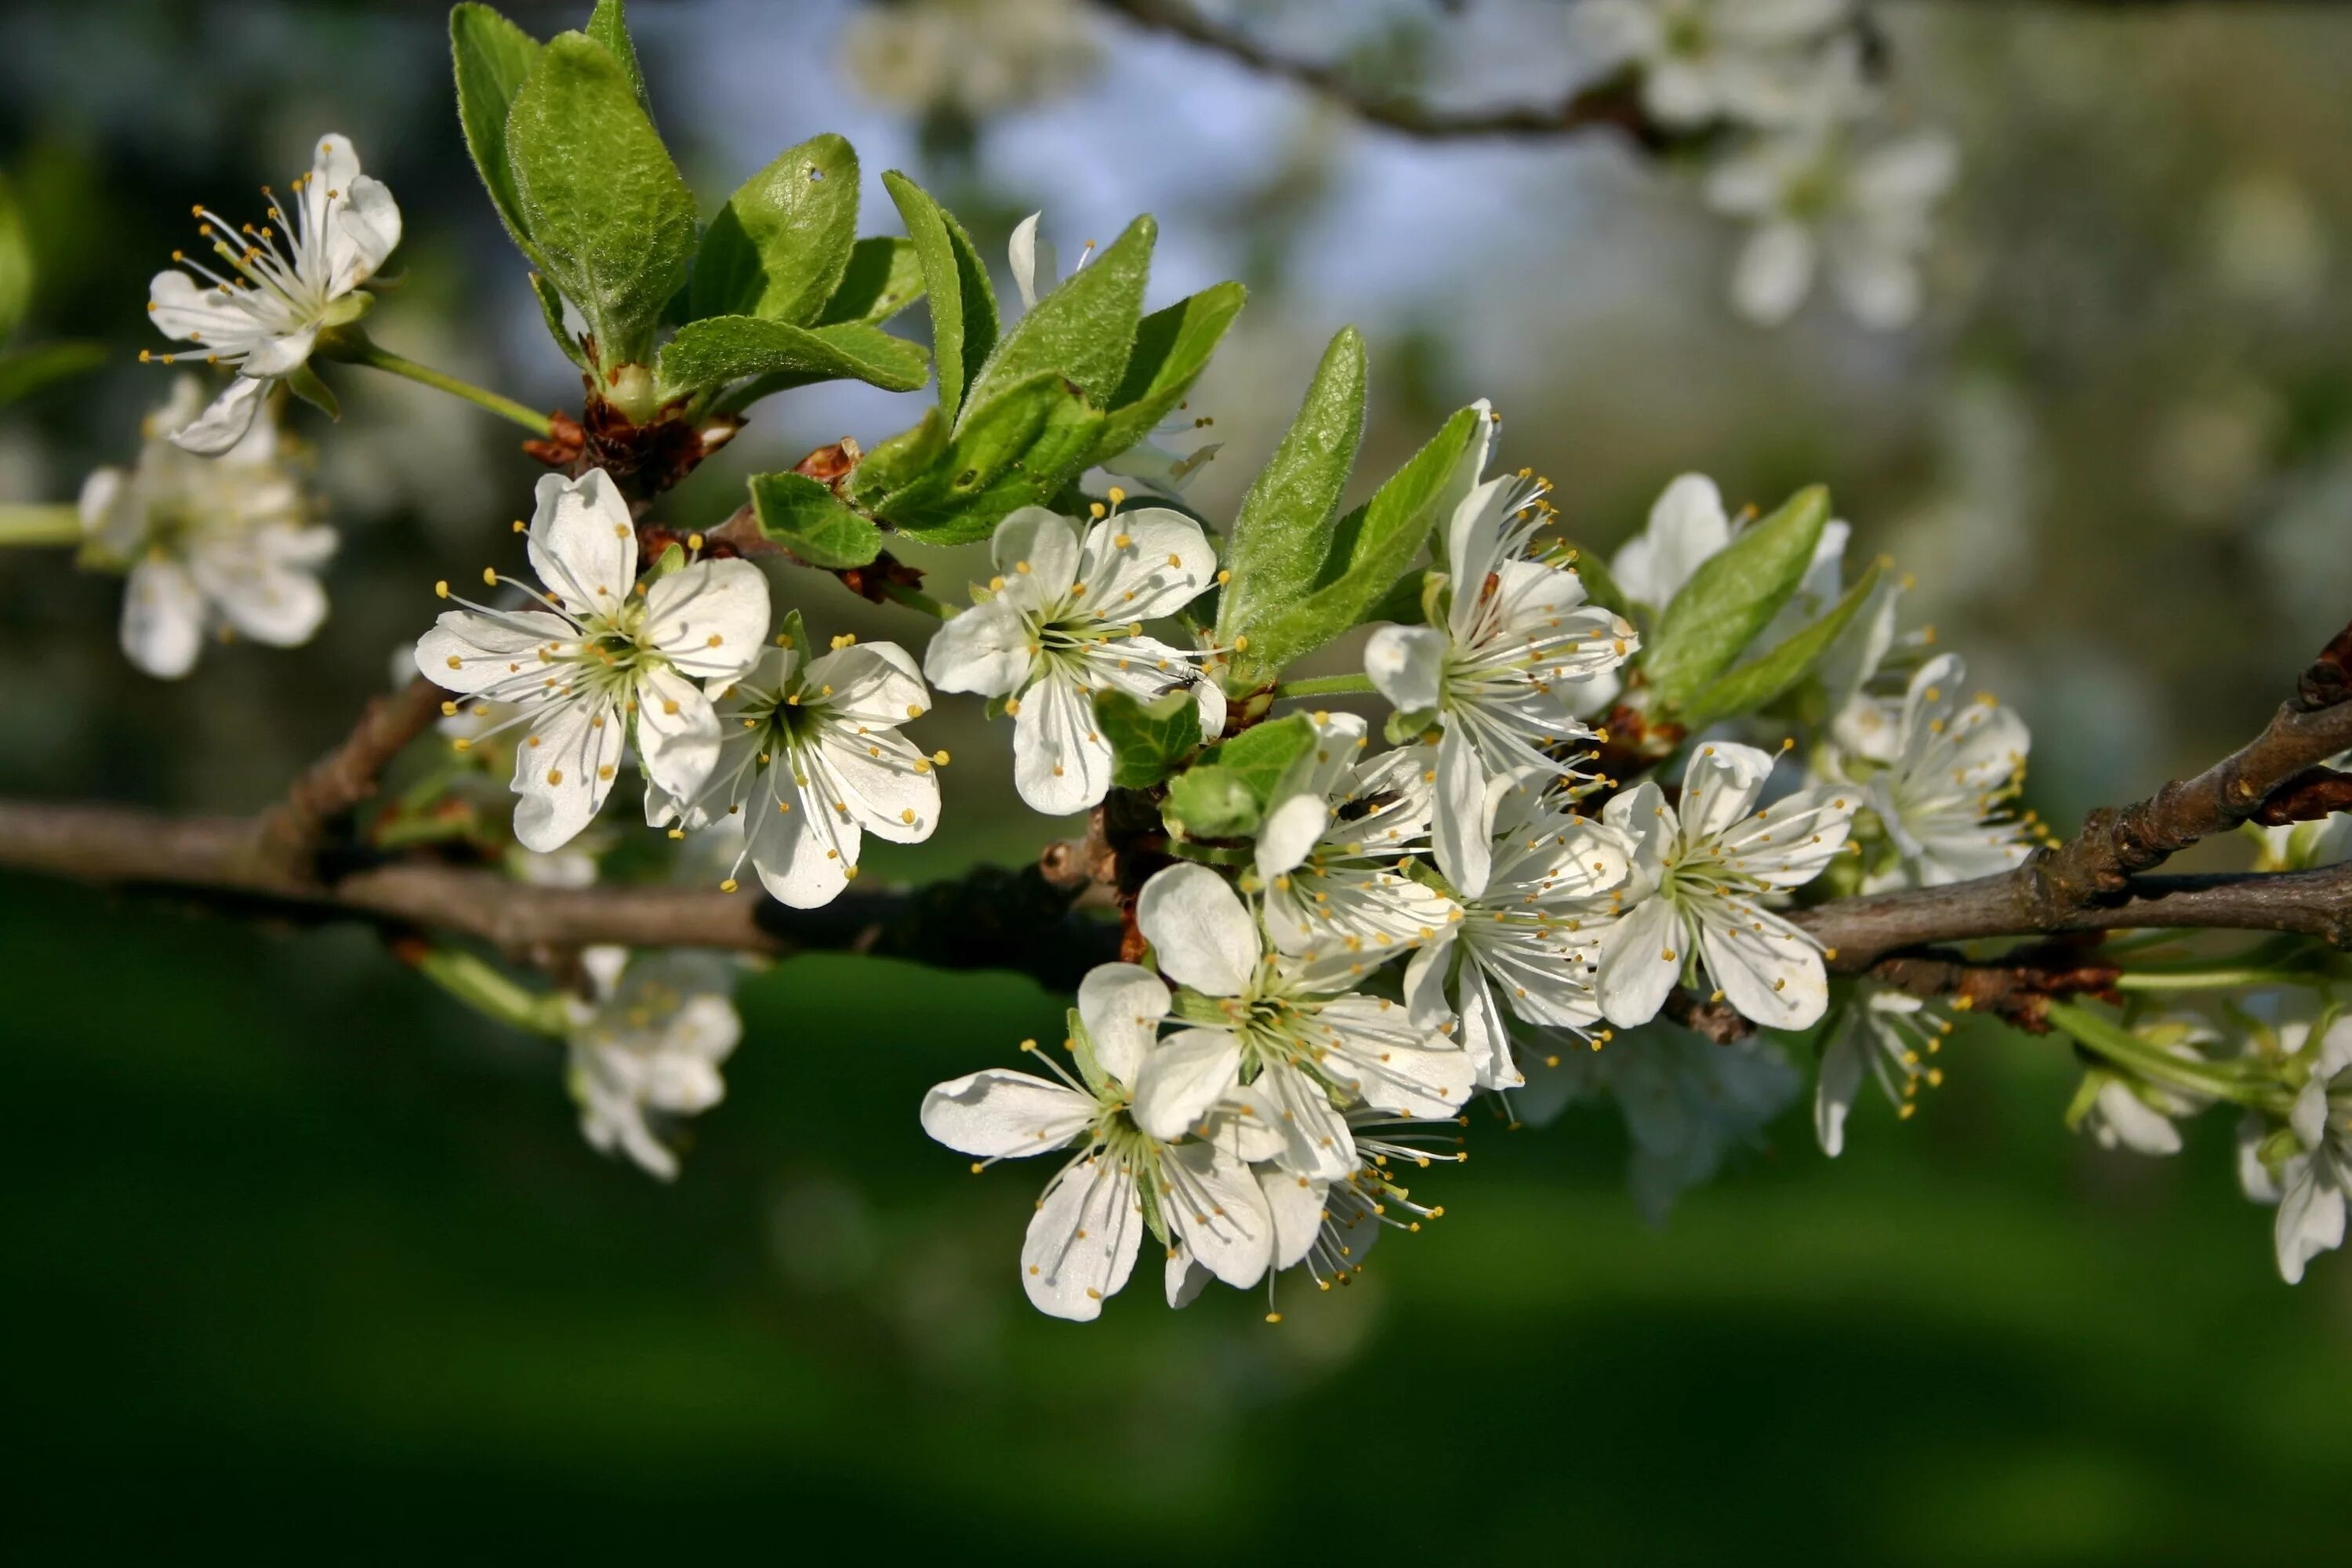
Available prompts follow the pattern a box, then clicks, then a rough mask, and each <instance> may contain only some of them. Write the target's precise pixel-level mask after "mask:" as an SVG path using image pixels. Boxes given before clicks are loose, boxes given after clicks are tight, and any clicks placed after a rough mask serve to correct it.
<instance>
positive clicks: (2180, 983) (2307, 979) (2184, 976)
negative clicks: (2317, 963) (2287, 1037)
mask: <svg viewBox="0 0 2352 1568" xmlns="http://www.w3.org/2000/svg"><path fill="white" fill-rule="evenodd" d="M2326 982H2327V977H2326V975H2324V974H2305V973H2300V972H2298V971H2295V970H2292V969H2250V968H2242V967H2241V968H2232V969H2206V970H2192V971H2183V972H2181V973H2163V972H2159V971H2153V970H2148V971H2129V972H2126V973H2123V974H2119V975H2117V976H2116V990H2118V991H2149V992H2165V991H2236V990H2239V989H2242V988H2243V987H2246V986H2252V985H2324V984H2326Z"/></svg>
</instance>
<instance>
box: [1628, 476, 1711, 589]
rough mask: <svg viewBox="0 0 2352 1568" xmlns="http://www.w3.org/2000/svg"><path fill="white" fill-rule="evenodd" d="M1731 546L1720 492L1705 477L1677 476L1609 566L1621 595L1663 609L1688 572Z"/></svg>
mask: <svg viewBox="0 0 2352 1568" xmlns="http://www.w3.org/2000/svg"><path fill="white" fill-rule="evenodd" d="M1730 542H1731V520H1730V518H1729V516H1728V515H1727V513H1726V512H1725V511H1724V510H1723V494H1722V492H1721V491H1719V490H1717V489H1716V488H1715V481H1714V480H1713V479H1708V478H1707V477H1706V475H1705V474H1682V475H1678V476H1676V478H1675V480H1674V481H1673V482H1672V483H1671V484H1669V485H1667V486H1666V488H1665V489H1664V491H1663V492H1662V493H1661V494H1660V495H1659V497H1658V499H1657V500H1655V501H1654V502H1653V503H1652V504H1651V507H1650V517H1649V522H1648V524H1647V526H1645V527H1644V528H1643V531H1641V533H1640V534H1638V535H1636V536H1635V537H1634V538H1633V540H1632V541H1631V542H1628V543H1627V544H1626V546H1625V548H1624V549H1622V550H1621V551H1619V552H1617V558H1616V560H1614V561H1613V562H1612V563H1610V574H1611V575H1612V576H1613V577H1615V578H1616V579H1617V584H1618V586H1619V587H1621V588H1622V589H1623V590H1624V591H1625V593H1626V595H1628V596H1629V597H1631V598H1633V599H1634V600H1636V601H1638V602H1639V603H1641V604H1644V605H1649V606H1650V607H1651V608H1653V609H1660V610H1662V609H1664V608H1665V607H1666V605H1668V604H1670V603H1671V602H1673V599H1674V596H1675V595H1676V594H1678V593H1680V592H1681V591H1682V586H1683V584H1685V583H1687V582H1689V581H1690V576H1691V574H1692V573H1694V572H1696V571H1697V570H1698V568H1699V566H1700V564H1701V563H1703V562H1705V561H1706V559H1707V558H1708V557H1709V556H1712V555H1713V554H1715V553H1716V552H1717V551H1719V550H1721V549H1722V548H1723V547H1724V546H1725V545H1727V544H1728V543H1730Z"/></svg>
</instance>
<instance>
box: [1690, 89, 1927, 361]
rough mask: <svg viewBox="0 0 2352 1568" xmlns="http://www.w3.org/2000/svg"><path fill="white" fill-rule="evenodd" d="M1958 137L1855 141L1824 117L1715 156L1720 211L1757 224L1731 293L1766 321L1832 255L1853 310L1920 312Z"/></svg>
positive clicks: (1790, 308)
mask: <svg viewBox="0 0 2352 1568" xmlns="http://www.w3.org/2000/svg"><path fill="white" fill-rule="evenodd" d="M1958 166H1959V158H1958V152H1957V150H1956V149H1955V148H1954V146H1953V144H1952V142H1951V139H1950V138H1949V137H1948V136H1945V135H1943V134H1942V133H1941V132H1916V133H1915V134H1912V135H1909V136H1906V137H1902V138H1900V139H1897V140H1895V141H1891V142H1884V143H1882V144H1880V145H1878V146H1875V147H1873V148H1871V149H1870V150H1868V151H1866V152H1856V151H1855V150H1854V148H1853V145H1852V143H1851V142H1850V140H1849V139H1848V138H1847V137H1845V136H1844V135H1843V134H1842V133H1838V132H1827V131H1822V130H1818V129H1809V130H1803V131H1796V132H1789V133H1787V134H1785V135H1780V136H1775V137H1771V138H1769V139H1766V140H1764V141H1762V142H1759V143H1758V144H1757V145H1756V146H1754V147H1752V148H1751V149H1749V150H1748V151H1747V152H1744V153H1737V154H1735V155H1733V156H1732V157H1729V158H1727V159H1726V160H1725V161H1724V162H1723V163H1719V164H1717V166H1716V168H1715V170H1714V172H1713V173H1712V174H1710V175H1709V176H1708V180H1707V200H1708V202H1709V203H1710V205H1713V206H1714V207H1715V208H1716V210H1717V211H1718V212H1721V213H1725V214H1727V215H1729V216H1734V217H1738V218H1743V219H1746V220H1747V221H1748V222H1749V223H1751V224H1753V225H1754V226H1755V228H1754V232H1753V233H1752V234H1750V235H1749V237H1748V241H1747V244H1746V245H1745V246H1744V247H1742V249H1741V251H1740V255H1739V259H1738V263H1737V265H1736V266H1735V267H1734V268H1733V270H1732V278H1731V301H1732V304H1733V305H1734V306H1735V307H1736V308H1737V309H1738V310H1739V312H1740V314H1742V315H1744V316H1746V317H1747V318H1748V320H1749V321H1754V322H1756V323H1757V324H1758V325H1759V326H1777V325H1779V324H1780V322H1782V321H1787V320H1788V319H1789V318H1790V316H1793V315H1794V314H1796V311H1797V308H1798V307H1799V306H1800V305H1801V304H1803V303H1804V302H1805V296H1806V295H1808V294H1809V293H1811V291H1812V287H1813V278H1814V275H1815V273H1816V272H1818V271H1820V270H1821V269H1822V266H1823V264H1824V263H1826V265H1827V268H1828V271H1829V275H1830V282H1831V284H1832V287H1833V288H1834V289H1835V290H1836V291H1837V294H1838V296H1839V298H1840V299H1841V300H1843V303H1844V305H1845V307H1846V309H1847V310H1849V311H1851V312H1852V313H1853V316H1854V318H1855V320H1857V321H1861V322H1862V323H1863V324H1864V326H1867V327H1874V328H1878V329H1881V330H1891V329H1894V328H1896V327H1902V326H1906V325H1908V324H1909V323H1910V321H1912V319H1913V318H1914V317H1916V316H1917V315H1918V313H1919V302H1920V283H1919V258H1920V256H1921V254H1922V253H1923V252H1925V251H1926V249H1927V241H1928V238H1929V231H1928V215H1929V213H1930V212H1931V211H1932V210H1933V208H1934V207H1935V205H1936V204H1937V202H1938V201H1939V200H1941V199H1942V197H1943V195H1944V193H1945V192H1946V191H1947V190H1948V188H1950V186H1951V184H1952V181H1953V178H1954V177H1955V175H1956V174H1958Z"/></svg>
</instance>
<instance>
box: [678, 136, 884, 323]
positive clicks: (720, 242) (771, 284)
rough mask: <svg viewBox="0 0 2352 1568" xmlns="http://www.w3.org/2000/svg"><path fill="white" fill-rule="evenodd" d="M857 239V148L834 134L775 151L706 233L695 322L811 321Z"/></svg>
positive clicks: (693, 305) (691, 295) (691, 289)
mask: <svg viewBox="0 0 2352 1568" xmlns="http://www.w3.org/2000/svg"><path fill="white" fill-rule="evenodd" d="M856 238H857V154H856V153H855V152H853V151H852V150H851V149H850V145H849V143H848V142H845V141H843V140H842V139H841V138H840V137H838V136H835V135H832V134H830V133H828V134H826V135H824V136H818V137H814V138H812V139H810V140H809V141H806V142H802V143H801V144H800V145H799V146H797V147H790V148H787V149H785V150H784V151H783V152H782V153H778V154H777V155H776V158H775V161H774V162H772V163H770V164H769V165H768V166H767V167H766V168H764V169H762V170H761V171H760V172H759V173H758V174H754V175H752V176H751V178H750V179H748V180H746V181H744V182H743V184H742V185H741V186H740V188H739V189H737V191H736V192H735V194H734V195H731V196H730V197H729V198H727V205H725V206H723V207H721V208H719V216H717V217H714V218H712V219H711V220H710V226H709V228H708V229H707V230H705V231H704V233H703V236H702V247H701V249H699V250H698V251H697V252H695V257H694V279H693V281H692V282H691V283H689V284H688V294H687V301H688V306H687V308H688V317H689V319H699V318H701V317H704V316H759V317H762V318H765V319H766V320H769V321H789V322H791V323H792V324H793V325H794V326H805V325H807V324H808V323H809V322H811V321H814V320H815V319H816V317H817V315H818V314H819V313H820V312H821V311H822V310H824V304H825V301H826V300H829V299H831V298H832V297H833V293H834V290H835V289H837V288H838V287H840V284H841V279H842V274H843V272H844V271H845V269H846V268H848V266H849V254H850V249H851V247H852V246H853V245H855V244H856Z"/></svg>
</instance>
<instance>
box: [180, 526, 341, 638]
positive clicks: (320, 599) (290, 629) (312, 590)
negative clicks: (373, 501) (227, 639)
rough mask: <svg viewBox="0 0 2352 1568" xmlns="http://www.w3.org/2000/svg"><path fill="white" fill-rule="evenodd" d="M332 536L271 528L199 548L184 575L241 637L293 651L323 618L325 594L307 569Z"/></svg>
mask: <svg viewBox="0 0 2352 1568" xmlns="http://www.w3.org/2000/svg"><path fill="white" fill-rule="evenodd" d="M334 544H335V533H334V530H332V529H330V528H306V529H296V528H287V527H271V528H268V529H266V530H264V531H261V532H259V533H257V534H252V535H248V536H247V537H245V538H243V539H240V540H236V541H235V542H231V543H229V544H227V545H226V547H225V548H224V547H221V546H207V545H205V544H204V543H202V542H200V543H199V544H198V545H197V547H196V548H195V550H194V552H193V553H192V555H191V557H190V561H189V569H190V570H191V571H192V572H193V573H194V575H195V578H196V581H197V583H198V584H199V585H200V586H202V587H203V589H204V590H205V597H207V598H209V599H210V600H211V601H212V602H213V603H214V604H215V605H218V606H219V607H220V610H221V613H222V615H223V616H225V617H226V619H227V620H228V622H229V623H230V624H231V625H232V626H236V629H237V630H238V631H239V632H241V633H243V634H244V635H245V636H247V637H251V638H252V639H253V640H254V641H256V642H257V643H263V644H266V645H268V647H299V646H301V645H302V644H303V643H306V642H308V641H310V638H311V637H312V636H313V635H314V634H315V633H316V632H317V631H318V629H319V627H320V625H321V624H322V623H324V622H325V620H326V618H327V591H326V590H325V589H324V588H322V587H320V585H319V580H318V578H317V577H315V576H313V575H311V571H310V567H309V566H308V565H307V564H297V563H308V562H310V561H311V560H313V559H316V558H319V557H321V556H323V555H324V554H326V553H329V552H332V550H333V548H334Z"/></svg>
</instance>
